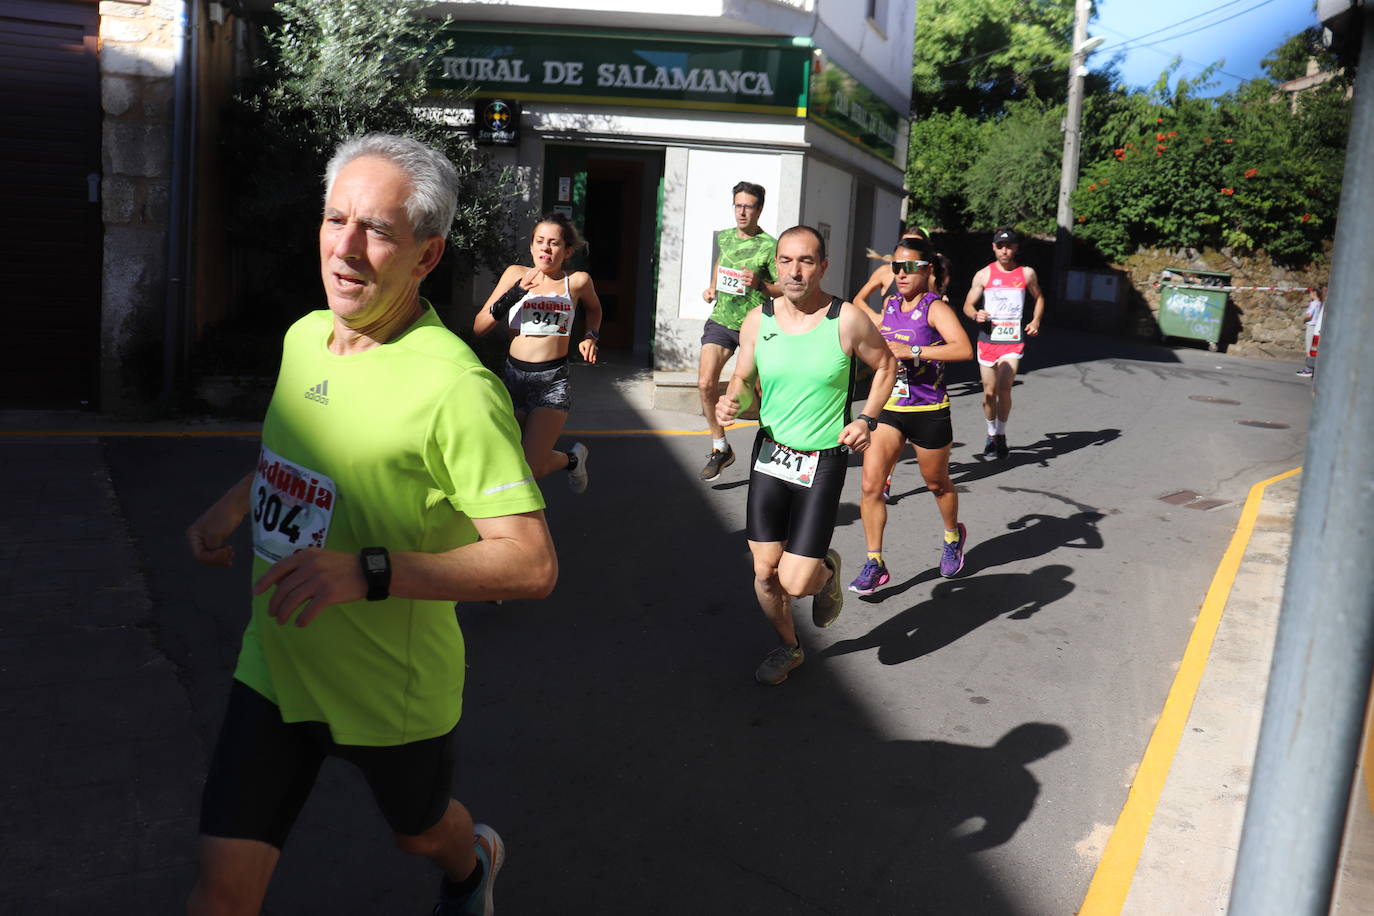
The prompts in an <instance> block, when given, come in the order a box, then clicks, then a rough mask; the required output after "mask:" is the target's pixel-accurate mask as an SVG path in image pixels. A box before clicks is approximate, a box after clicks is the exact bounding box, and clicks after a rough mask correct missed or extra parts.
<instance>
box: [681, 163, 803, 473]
mask: <svg viewBox="0 0 1374 916" xmlns="http://www.w3.org/2000/svg"><path fill="white" fill-rule="evenodd" d="M733 194H734V207H735V225H733V226H731V227H730V228H728V229H722V230H720V231H719V232H717V233H716V239H715V249H716V256H715V258H713V259H712V263H711V285H710V286H708V287H706V289H705V290H704V291H703V292H702V294H701V298H703V299H705V300H706V301H707V302H712V303H715V308H714V309H713V310H712V311H711V317H709V318H707V319H706V327H705V328H704V329H703V330H702V334H701V362H700V368H699V370H698V372H697V389H698V390H699V391H700V392H701V412H702V413H703V414H704V415H705V416H706V425H707V426H709V427H710V429H711V454H710V455H708V456H707V458H706V466H705V467H703V468H702V469H701V479H702V480H707V481H710V480H715V479H716V478H717V477H719V476H720V472H721V471H723V470H725V468H727V467H729V466H730V465H732V464H734V463H735V453H734V450H733V449H731V448H730V443H729V442H727V441H726V439H725V427H723V426H721V425H720V422H719V421H718V420H716V399H717V398H718V397H719V396H720V370H721V369H722V368H723V367H724V366H725V362H726V360H728V359H729V358H730V356H731V354H733V353H734V352H735V351H736V350H738V349H739V328H740V325H741V324H742V323H743V322H744V316H745V315H747V314H749V312H750V310H752V309H754V308H755V307H757V306H760V305H762V304H763V303H764V302H766V301H767V300H769V299H771V298H774V297H776V296H780V295H782V290H781V288H780V287H779V286H778V283H777V280H778V276H777V272H776V269H775V267H774V265H773V254H774V252H775V251H776V249H777V240H776V239H774V238H773V237H772V236H771V235H769V234H768V233H767V232H764V231H763V229H762V228H760V227H759V214H760V213H762V212H763V198H764V190H763V186H762V185H756V184H753V183H751V182H748V181H741V182H740V183H739V184H737V185H735V189H734V192H733Z"/></svg>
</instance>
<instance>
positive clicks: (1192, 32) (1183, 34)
mask: <svg viewBox="0 0 1374 916" xmlns="http://www.w3.org/2000/svg"><path fill="white" fill-rule="evenodd" d="M1273 2H1274V0H1260V2H1259V3H1256V4H1255V5H1254V6H1249V7H1246V8H1245V9H1243V10H1241V11H1240V12H1238V13H1232V14H1231V15H1230V16H1226V17H1224V18H1221V19H1218V20H1216V21H1215V22H1209V23H1207V24H1206V25H1201V26H1198V27H1197V28H1195V29H1191V30H1189V31H1187V32H1180V33H1179V34H1177V35H1168V36H1166V37H1164V38H1160V39H1157V40H1155V41H1149V42H1146V43H1145V44H1142V45H1132V44H1131V42H1133V41H1137V40H1139V39H1140V38H1145V37H1148V36H1149V35H1154V34H1158V33H1159V32H1162V31H1166V30H1167V29H1171V28H1173V27H1174V26H1166V27H1165V28H1164V29H1156V30H1155V31H1154V32H1147V33H1145V35H1138V36H1136V37H1135V38H1131V39H1128V40H1127V41H1124V42H1122V43H1121V44H1119V45H1112V46H1110V47H1106V48H1102V49H1101V50H1103V51H1111V50H1123V51H1125V50H1129V51H1138V50H1140V49H1141V48H1150V47H1153V46H1155V45H1158V44H1163V43H1164V42H1166V41H1177V40H1178V39H1180V38H1187V37H1188V36H1189V35H1196V34H1198V33H1199V32H1205V31H1207V30H1208V29H1210V28H1212V27H1213V26H1218V25H1221V24H1222V23H1223V22H1230V21H1231V20H1232V19H1236V18H1238V17H1240V16H1244V15H1245V14H1246V13H1252V12H1254V11H1255V10H1257V9H1259V8H1260V7H1262V6H1268V5H1269V4H1271V3H1273ZM1214 12H1215V11H1214ZM1193 18H1194V19H1196V18H1197V17H1196V16H1194V17H1193ZM1183 21H1184V22H1186V21H1187V20H1183ZM1174 25H1179V23H1174ZM1128 45H1129V47H1127V46H1128Z"/></svg>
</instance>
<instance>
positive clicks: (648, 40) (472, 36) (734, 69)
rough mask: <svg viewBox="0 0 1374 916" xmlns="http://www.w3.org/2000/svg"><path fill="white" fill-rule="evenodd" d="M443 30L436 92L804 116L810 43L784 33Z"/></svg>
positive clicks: (432, 83) (433, 80)
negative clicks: (444, 42) (723, 34)
mask: <svg viewBox="0 0 1374 916" xmlns="http://www.w3.org/2000/svg"><path fill="white" fill-rule="evenodd" d="M446 34H447V36H448V37H449V38H450V39H451V42H452V43H451V45H450V46H449V47H448V48H447V49H446V51H445V53H444V55H443V56H442V58H441V59H440V61H439V64H438V66H439V72H438V73H436V74H433V75H431V77H430V79H429V83H430V86H431V87H433V88H434V89H436V90H438V91H440V92H443V91H445V90H462V89H466V88H467V87H469V86H475V87H477V89H478V91H479V92H481V93H482V94H483V95H496V96H501V97H503V98H512V99H521V100H524V101H559V102H592V103H596V104H602V105H636V106H652V107H655V108H694V109H704V110H710V111H743V112H752V113H757V114H782V115H791V116H794V117H805V116H806V105H807V91H808V89H809V84H808V80H807V73H808V71H809V67H810V63H811V48H810V47H809V44H807V43H798V42H794V41H793V40H790V39H781V40H779V39H755V38H745V37H740V36H729V37H728V38H724V37H708V36H693V37H691V38H690V39H687V38H681V37H676V36H665V35H652V34H646V35H636V34H634V33H628V32H594V31H589V30H572V29H563V30H558V31H554V30H543V29H515V28H512V27H508V26H501V27H486V26H464V27H462V28H455V29H451V30H449V31H448V32H447V33H446ZM801 42H805V40H804V39H803V40H801Z"/></svg>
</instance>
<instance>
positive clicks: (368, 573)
mask: <svg viewBox="0 0 1374 916" xmlns="http://www.w3.org/2000/svg"><path fill="white" fill-rule="evenodd" d="M358 562H359V563H360V564H362V567H363V578H364V579H366V580H367V600H368V601H384V600H385V599H386V597H387V596H388V595H390V594H391V554H389V553H387V552H386V548H385V547H364V548H363V549H362V550H360V551H358Z"/></svg>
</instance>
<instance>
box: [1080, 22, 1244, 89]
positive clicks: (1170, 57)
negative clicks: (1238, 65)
mask: <svg viewBox="0 0 1374 916" xmlns="http://www.w3.org/2000/svg"><path fill="white" fill-rule="evenodd" d="M1098 28H1100V29H1102V31H1104V32H1111V33H1112V34H1113V35H1120V36H1121V37H1122V38H1125V37H1126V35H1125V34H1124V33H1122V32H1118V31H1117V30H1116V29H1113V28H1109V27H1107V26H1105V25H1099V26H1098ZM1142 47H1144V48H1145V50H1147V51H1153V52H1154V53H1155V54H1158V55H1159V56H1160V57H1163V58H1165V59H1166V60H1173V59H1174V58H1178V59H1179V60H1180V61H1182V62H1183V63H1185V64H1192V65H1193V66H1194V67H1197V68H1198V69H1199V70H1205V69H1207V68H1208V67H1209V66H1211V64H1204V63H1202V61H1198V60H1193V59H1192V58H1190V57H1184V56H1183V55H1182V54H1177V53H1173V52H1169V51H1165V50H1164V49H1162V48H1156V47H1153V46H1151V45H1142ZM1216 72H1217V73H1220V74H1221V75H1222V76H1228V77H1230V78H1231V79H1233V80H1236V81H1237V82H1241V83H1243V82H1245V81H1246V80H1247V79H1249V77H1246V76H1238V75H1236V74H1234V73H1230V72H1228V71H1226V70H1222V69H1221V68H1220V67H1218V68H1217V69H1216Z"/></svg>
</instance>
